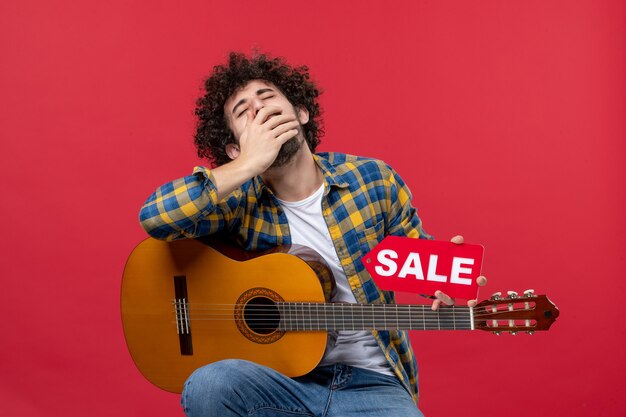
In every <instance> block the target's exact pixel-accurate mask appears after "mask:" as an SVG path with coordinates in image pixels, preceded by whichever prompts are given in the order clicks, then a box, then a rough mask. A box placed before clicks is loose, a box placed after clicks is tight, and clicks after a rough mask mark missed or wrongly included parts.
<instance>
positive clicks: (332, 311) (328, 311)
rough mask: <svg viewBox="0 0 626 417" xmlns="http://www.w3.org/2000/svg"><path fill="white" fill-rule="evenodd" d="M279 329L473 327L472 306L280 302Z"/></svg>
mask: <svg viewBox="0 0 626 417" xmlns="http://www.w3.org/2000/svg"><path fill="white" fill-rule="evenodd" d="M276 306H277V307H278V311H279V313H280V324H279V329H280V330H285V331H314V330H391V329H398V330H473V329H474V326H473V310H472V308H471V307H457V306H444V307H440V308H439V309H438V310H436V311H433V310H432V309H431V307H430V305H403V304H340V303H276Z"/></svg>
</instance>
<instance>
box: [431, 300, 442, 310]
mask: <svg viewBox="0 0 626 417" xmlns="http://www.w3.org/2000/svg"><path fill="white" fill-rule="evenodd" d="M440 304H441V300H439V299H437V300H435V301H433V305H432V307H431V308H432V310H433V311H437V310H439V305H440Z"/></svg>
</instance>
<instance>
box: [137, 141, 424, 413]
mask: <svg viewBox="0 0 626 417" xmlns="http://www.w3.org/2000/svg"><path fill="white" fill-rule="evenodd" d="M314 158H315V161H316V163H317V164H318V166H319V168H320V169H321V170H322V172H323V174H324V186H325V190H324V198H323V199H322V213H323V215H324V219H325V220H326V224H327V225H328V230H329V232H330V236H331V237H332V240H333V244H334V246H335V249H336V251H337V255H338V257H339V259H340V261H341V264H342V266H343V269H344V271H345V273H346V276H347V278H348V282H349V284H350V286H351V288H352V292H353V293H354V296H355V297H356V299H357V302H359V303H393V302H394V295H393V293H392V292H387V291H380V290H379V289H378V288H377V287H376V285H375V284H374V281H373V280H372V279H371V277H370V275H369V273H368V272H367V270H366V269H365V267H364V266H363V263H362V262H361V258H362V256H363V255H365V254H366V253H367V252H369V251H370V250H371V249H372V248H374V246H376V245H377V244H378V242H380V241H381V240H382V239H383V238H384V237H385V236H387V235H397V236H407V237H412V238H426V239H431V237H430V236H429V235H427V234H426V233H425V232H424V231H423V229H422V224H421V221H420V219H419V217H418V216H417V213H416V210H415V208H413V207H412V205H411V193H410V191H409V189H408V188H407V186H406V185H405V183H404V182H403V181H402V179H401V178H400V176H399V175H398V174H397V173H396V172H395V171H394V170H393V169H392V168H391V167H389V166H388V165H386V164H385V163H384V162H382V161H379V160H376V159H371V158H363V157H356V156H351V155H345V154H340V153H320V154H316V155H314ZM139 217H140V221H141V224H142V226H143V228H144V229H145V230H146V231H147V232H148V233H149V234H150V235H151V236H152V237H155V238H158V239H163V240H175V239H182V238H196V237H200V236H205V235H209V234H213V233H216V232H225V233H228V234H229V235H230V236H231V237H232V238H234V239H235V240H236V241H237V243H238V244H239V245H240V246H241V247H243V248H244V249H246V250H254V251H256V250H265V249H269V248H272V247H274V246H277V245H283V244H290V243H291V236H290V233H289V225H288V223H287V216H286V215H285V213H284V212H283V210H282V208H281V206H280V203H279V202H278V200H277V199H276V197H275V196H274V194H273V193H272V191H271V190H270V189H269V188H268V187H266V186H265V184H264V183H263V181H262V180H261V179H260V178H259V177H255V178H252V179H251V180H249V181H247V182H245V183H244V184H243V185H241V186H240V187H239V188H238V189H236V190H235V191H234V192H233V193H231V194H230V195H229V196H228V197H227V198H225V199H224V200H222V201H217V190H216V188H215V182H214V180H213V178H212V174H211V171H210V170H209V169H207V168H204V167H196V168H195V169H194V171H193V175H190V176H187V177H184V178H180V179H177V180H175V181H173V182H171V183H167V184H165V185H163V186H161V187H159V188H158V189H157V190H156V191H155V192H154V193H153V194H152V195H151V196H150V197H149V198H148V200H147V201H146V202H145V204H144V205H143V207H142V208H141V213H140V216H139ZM373 334H374V337H375V338H376V340H377V341H378V344H379V345H380V347H381V349H382V350H383V352H384V354H385V356H386V357H387V360H388V361H389V363H390V364H391V366H392V368H393V369H394V371H395V373H396V375H397V376H398V378H400V380H401V381H402V383H403V384H404V385H405V387H406V388H407V390H408V391H409V392H410V393H411V395H412V397H413V399H414V401H416V402H417V394H418V388H417V364H416V361H415V356H414V354H413V349H412V348H411V344H410V341H409V337H408V333H407V332H406V331H398V330H388V331H387V330H384V331H383V330H381V331H373Z"/></svg>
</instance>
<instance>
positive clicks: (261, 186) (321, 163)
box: [252, 154, 349, 199]
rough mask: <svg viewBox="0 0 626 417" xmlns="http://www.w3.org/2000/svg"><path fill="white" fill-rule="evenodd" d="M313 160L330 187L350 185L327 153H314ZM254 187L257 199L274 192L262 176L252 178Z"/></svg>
mask: <svg viewBox="0 0 626 417" xmlns="http://www.w3.org/2000/svg"><path fill="white" fill-rule="evenodd" d="M313 160H315V163H316V164H317V166H318V167H319V168H320V169H321V170H322V174H323V175H324V181H326V183H327V184H328V186H329V187H331V186H336V187H340V188H345V187H348V185H349V184H348V182H347V181H346V180H345V179H344V178H343V176H342V175H341V174H340V173H339V172H337V169H335V167H334V166H333V165H332V164H331V163H330V161H329V160H328V159H327V158H326V157H325V155H320V154H313ZM252 187H254V192H255V194H256V197H257V199H259V198H261V196H262V195H263V193H264V192H266V193H268V194H272V191H271V190H270V189H269V187H268V186H267V185H266V184H265V183H264V182H263V179H261V177H260V176H258V175H257V176H256V177H254V178H252Z"/></svg>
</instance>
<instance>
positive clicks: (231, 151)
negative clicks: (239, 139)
mask: <svg viewBox="0 0 626 417" xmlns="http://www.w3.org/2000/svg"><path fill="white" fill-rule="evenodd" d="M240 153H241V151H240V150H239V146H238V145H236V144H234V143H228V144H226V155H228V157H229V158H230V159H237V157H238V156H239V154H240Z"/></svg>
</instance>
